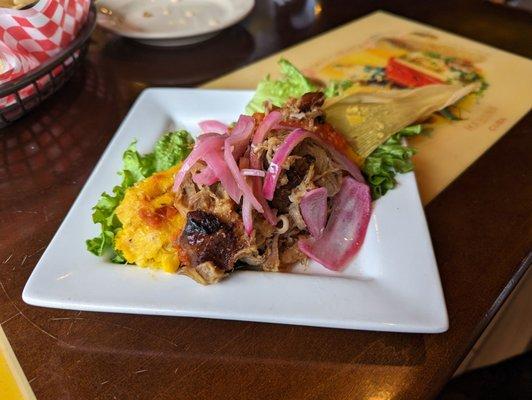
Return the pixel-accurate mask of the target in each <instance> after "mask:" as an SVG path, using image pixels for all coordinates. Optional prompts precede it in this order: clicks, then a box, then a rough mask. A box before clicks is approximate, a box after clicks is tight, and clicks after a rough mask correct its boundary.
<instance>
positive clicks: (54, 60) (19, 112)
mask: <svg viewBox="0 0 532 400" xmlns="http://www.w3.org/2000/svg"><path fill="white" fill-rule="evenodd" d="M95 25H96V8H95V7H94V4H91V7H90V9H89V14H88V16H87V20H86V21H85V24H84V25H83V27H82V28H81V30H80V31H79V32H78V34H77V37H76V38H75V39H74V40H73V41H72V43H70V45H69V46H68V47H67V48H65V49H64V50H63V51H62V52H60V53H58V54H57V55H56V56H54V57H51V58H50V59H49V60H47V61H45V62H44V63H43V64H42V65H40V66H39V67H38V68H36V69H34V70H31V71H30V72H28V73H27V74H25V75H23V76H21V77H19V78H16V79H14V80H13V81H10V82H7V83H5V84H3V85H0V129H2V128H4V127H6V126H7V125H9V124H10V123H12V122H13V121H15V120H16V119H18V118H20V117H22V116H23V115H25V114H27V113H28V112H29V111H31V110H32V109H34V108H35V107H37V106H38V105H39V104H41V103H42V102H43V101H44V100H45V99H46V98H48V97H50V96H51V95H52V94H54V93H55V92H57V91H58V90H59V89H60V88H61V87H62V86H63V85H64V84H65V82H67V81H68V80H69V79H70V78H71V77H72V75H73V74H74V72H75V71H76V69H77V67H78V66H79V65H80V64H81V62H82V61H83V59H84V58H85V55H86V53H87V49H88V47H89V39H90V36H91V33H92V31H93V30H94V26H95ZM2 104H4V105H2Z"/></svg>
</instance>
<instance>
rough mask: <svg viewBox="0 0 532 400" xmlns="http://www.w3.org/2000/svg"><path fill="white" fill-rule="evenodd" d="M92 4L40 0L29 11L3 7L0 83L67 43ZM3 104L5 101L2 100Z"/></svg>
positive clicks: (75, 0) (0, 16) (0, 12)
mask: <svg viewBox="0 0 532 400" xmlns="http://www.w3.org/2000/svg"><path fill="white" fill-rule="evenodd" d="M89 6H90V0H41V1H39V2H38V3H37V4H36V5H34V6H33V7H32V8H30V9H28V10H11V9H2V8H0V85H1V84H3V83H5V82H8V81H10V80H13V79H15V78H17V77H19V76H21V75H23V74H25V73H27V72H29V71H31V70H32V69H34V68H35V67H37V66H39V65H40V64H41V63H43V62H44V61H46V60H47V59H49V58H50V57H52V56H54V55H55V54H57V53H58V52H59V51H61V49H63V48H65V47H66V46H68V45H69V44H70V42H72V40H73V39H74V38H75V37H76V34H77V33H78V31H79V29H80V28H81V27H82V26H83V23H84V22H85V20H86V19H87V15H88V11H89ZM2 103H3V104H2ZM3 105H4V106H5V105H6V100H5V99H0V106H3Z"/></svg>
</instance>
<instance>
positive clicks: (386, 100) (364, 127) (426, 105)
mask: <svg viewBox="0 0 532 400" xmlns="http://www.w3.org/2000/svg"><path fill="white" fill-rule="evenodd" d="M478 88H479V86H478V84H476V83H474V84H470V85H467V86H461V85H444V84H441V85H440V84H436V85H427V86H423V87H420V88H416V89H399V90H389V91H381V92H372V93H361V92H359V93H354V94H352V95H349V96H346V97H344V98H343V99H341V100H339V101H338V102H336V103H334V104H332V105H330V106H328V107H327V108H326V109H325V115H326V118H327V121H328V122H330V123H331V124H332V125H333V126H334V127H335V128H336V129H338V130H339V131H340V132H341V133H342V134H344V136H345V137H346V139H347V140H348V142H349V144H350V145H351V147H352V148H353V150H354V152H355V154H356V156H357V157H356V158H357V159H359V160H364V159H366V157H368V156H369V155H370V154H371V153H372V152H373V151H374V150H375V149H376V148H377V147H378V146H380V145H381V144H382V143H384V142H385V141H386V140H388V139H389V138H390V136H392V135H393V134H395V133H397V132H399V131H400V130H401V129H403V128H406V127H407V126H409V125H412V124H414V123H415V122H418V121H422V120H423V119H426V118H427V117H428V116H430V115H431V114H432V113H434V112H436V111H439V110H442V109H444V108H446V107H448V106H450V105H452V104H454V103H456V102H457V101H458V100H460V99H461V98H463V97H464V96H467V95H468V94H470V93H472V92H474V91H475V90H478Z"/></svg>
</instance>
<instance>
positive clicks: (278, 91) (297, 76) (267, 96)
mask: <svg viewBox="0 0 532 400" xmlns="http://www.w3.org/2000/svg"><path fill="white" fill-rule="evenodd" d="M278 64H279V66H280V68H281V77H280V78H279V79H275V80H272V79H271V78H270V76H269V75H268V76H266V78H264V79H263V80H262V81H260V82H259V84H258V85H257V90H256V91H255V94H254V95H253V98H252V99H251V101H250V102H249V103H248V105H247V106H246V114H249V115H251V114H253V113H254V112H264V102H265V101H269V102H271V103H272V104H273V105H274V106H277V107H282V106H283V105H284V104H285V103H286V101H287V100H288V99H290V98H292V97H295V98H298V97H301V96H303V95H304V94H305V93H308V92H314V91H316V90H319V89H320V88H319V87H318V86H317V85H315V84H314V83H312V82H311V81H310V80H309V79H308V78H307V77H305V75H303V73H301V71H299V70H298V69H297V68H296V67H295V66H294V65H293V64H292V63H290V61H288V60H285V59H284V58H281V59H280V60H279V63H278ZM352 84H353V82H352V81H349V80H344V81H333V82H331V83H330V84H329V85H328V86H327V87H326V88H324V89H323V91H324V93H325V96H327V97H332V96H337V95H338V94H340V93H341V92H342V91H343V90H345V89H347V88H348V87H350V86H351V85H352Z"/></svg>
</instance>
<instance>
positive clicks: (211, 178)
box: [192, 166, 218, 186]
mask: <svg viewBox="0 0 532 400" xmlns="http://www.w3.org/2000/svg"><path fill="white" fill-rule="evenodd" d="M192 180H193V181H194V182H195V183H197V184H198V185H207V186H211V185H214V184H215V183H216V182H218V177H217V176H216V174H215V173H214V172H213V170H212V169H211V168H210V167H209V166H206V167H205V168H203V169H202V170H201V172H199V173H197V174H194V175H193V176H192Z"/></svg>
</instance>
